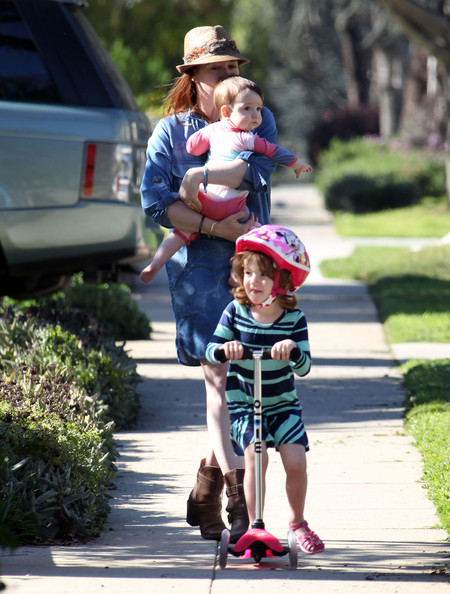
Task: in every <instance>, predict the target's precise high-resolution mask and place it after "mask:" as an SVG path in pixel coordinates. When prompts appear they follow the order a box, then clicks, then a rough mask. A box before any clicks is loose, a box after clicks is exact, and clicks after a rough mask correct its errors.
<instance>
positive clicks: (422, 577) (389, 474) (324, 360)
mask: <svg viewBox="0 0 450 594" xmlns="http://www.w3.org/2000/svg"><path fill="white" fill-rule="evenodd" d="M273 203H274V206H273V219H274V222H275V223H280V224H284V225H288V226H290V227H292V228H293V229H294V230H295V231H296V232H297V233H298V234H299V236H300V237H301V238H302V240H303V241H304V243H305V245H306V247H307V250H308V252H309V254H310V257H311V261H312V266H313V271H312V272H311V275H310V277H309V279H308V281H307V283H306V285H305V287H304V288H303V289H302V290H301V292H300V301H301V307H302V308H303V310H304V311H305V313H306V316H307V319H308V324H309V329H310V342H311V348H312V354H313V369H312V371H311V373H310V375H309V376H307V377H306V378H303V379H299V380H298V382H297V387H298V391H299V393H300V399H301V402H302V404H303V408H304V419H305V424H306V427H307V430H308V434H309V439H310V444H311V451H310V452H309V454H308V464H309V469H308V470H309V472H308V473H309V489H308V497H307V510H306V517H307V519H308V521H309V523H310V525H311V527H312V528H313V529H314V530H315V531H316V532H317V533H318V534H319V535H320V536H321V538H322V539H323V540H324V541H325V544H326V550H325V552H324V553H322V554H320V555H314V556H306V555H303V554H302V553H300V552H299V567H298V569H297V570H295V571H293V570H290V569H289V562H288V559H287V557H282V558H279V559H277V560H268V561H265V562H264V564H263V565H262V566H259V567H255V566H254V565H253V564H252V562H251V561H247V560H245V561H244V560H239V559H236V558H234V557H229V561H228V566H227V569H226V570H220V569H219V568H218V562H217V559H216V549H217V547H216V544H215V543H214V542H209V541H204V540H203V539H201V538H200V535H199V531H198V529H192V528H191V527H189V526H188V525H187V524H186V523H185V519H184V518H185V508H186V499H187V496H188V494H189V491H190V489H191V488H192V484H193V481H194V477H195V473H196V470H197V467H198V463H199V460H200V458H201V457H202V456H204V454H205V450H206V445H207V434H206V429H205V404H204V387H203V382H202V379H201V371H200V370H199V369H198V368H188V367H183V366H181V365H179V364H178V363H177V360H176V356H175V349H174V324H173V316H172V311H171V306H170V298H169V295H168V289H167V281H166V277H165V274H164V273H162V274H160V275H159V277H158V278H157V279H156V281H155V282H154V283H153V284H152V285H151V287H144V286H140V287H139V288H137V289H136V291H135V294H134V296H135V298H136V300H137V302H138V303H139V304H140V306H141V307H142V309H143V310H144V311H146V312H147V313H148V315H149V317H150V318H151V320H152V324H153V328H154V332H153V340H152V341H137V342H130V343H128V348H129V350H130V353H131V355H132V356H133V357H134V358H135V360H136V361H137V363H138V371H139V373H140V374H141V375H142V377H143V378H144V379H143V382H142V384H141V388H140V390H141V393H142V403H143V409H142V413H141V416H140V419H139V424H138V426H137V428H136V429H135V430H134V431H130V432H127V433H120V434H117V439H118V442H119V447H120V452H121V458H120V460H119V474H118V477H117V480H116V484H117V489H116V490H115V491H113V492H112V495H113V496H114V499H113V500H112V506H113V510H112V513H111V515H110V518H109V526H108V529H107V530H106V531H105V532H104V533H103V534H102V535H101V536H100V538H99V539H97V540H96V541H95V542H93V543H89V544H88V545H85V546H70V547H51V548H48V547H23V548H21V549H19V550H18V551H17V552H16V553H15V554H14V555H5V554H4V555H3V556H2V559H1V562H2V570H3V572H4V581H5V582H6V583H7V586H8V590H7V592H8V594H15V593H16V592H17V593H19V594H44V593H45V594H74V593H75V592H78V591H82V592H83V594H97V593H101V592H105V593H106V592H107V593H108V594H119V593H120V594H123V593H125V594H128V593H130V594H141V593H144V592H145V593H146V594H147V593H148V592H152V593H153V592H154V593H156V594H159V593H166V592H167V593H169V592H175V593H178V592H179V593H183V592H189V593H192V592H195V593H196V594H201V593H205V594H222V593H224V594H225V593H227V594H229V592H230V590H231V589H236V591H239V592H241V593H247V592H259V593H260V594H266V593H269V592H274V591H275V592H278V591H283V592H294V591H295V592H298V591H299V590H300V589H302V591H304V592H308V593H314V594H328V593H332V594H339V593H341V592H342V593H345V594H348V592H362V591H364V592H365V593H368V594H370V593H372V592H383V594H394V593H399V594H414V593H415V592H421V593H422V592H424V591H426V592H436V593H440V592H442V593H444V592H446V593H447V594H449V592H450V590H449V571H450V568H449V557H450V547H449V544H448V543H447V542H446V541H445V538H446V534H445V532H444V531H443V530H441V529H439V528H436V524H437V518H436V516H435V513H434V508H433V505H432V503H431V502H430V501H429V500H428V498H427V493H426V490H425V489H424V488H423V485H422V484H421V482H420V478H421V475H422V465H421V459H420V455H419V453H418V451H417V450H416V449H415V447H414V446H413V443H412V440H411V438H410V437H409V436H407V435H405V434H404V432H403V426H402V402H403V396H404V394H403V389H402V384H401V376H400V374H399V372H398V371H397V369H396V361H395V360H394V355H393V353H392V352H391V350H390V349H389V348H388V347H387V346H386V344H385V341H384V337H383V332H382V327H381V325H380V324H379V323H378V321H377V317H376V311H375V308H374V306H373V304H372V302H371V300H370V298H369V297H368V294H367V291H366V288H365V286H364V285H362V284H361V283H358V282H343V281H333V280H329V279H324V278H322V277H321V275H320V273H319V270H318V262H319V261H320V260H321V259H322V258H325V257H340V256H344V255H346V254H348V253H350V252H351V250H352V249H353V242H351V241H348V240H342V239H340V238H338V237H337V236H336V235H335V233H334V232H333V229H332V226H331V225H330V219H329V216H328V215H327V213H326V212H325V211H324V210H323V206H322V202H321V199H320V197H319V196H318V195H317V193H316V192H315V190H314V188H313V187H312V186H307V185H303V184H300V185H295V186H288V187H285V186H282V187H279V188H275V189H274V191H273ZM418 243H421V242H418ZM406 348H407V347H405V349H406ZM446 355H447V356H448V355H449V353H448V351H447V353H446ZM405 356H407V351H406V350H405ZM286 516H287V504H286V497H285V493H284V471H283V469H282V466H281V463H280V460H279V457H278V455H277V454H275V453H271V460H270V464H269V470H268V492H267V497H266V509H265V514H264V519H265V522H266V527H267V529H268V530H269V531H270V532H272V533H273V534H275V535H276V536H277V537H278V538H279V539H280V540H281V541H283V542H286V540H285V539H286V528H287V527H286V519H287V518H286ZM262 578H264V579H262Z"/></svg>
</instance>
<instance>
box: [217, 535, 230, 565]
mask: <svg viewBox="0 0 450 594" xmlns="http://www.w3.org/2000/svg"><path fill="white" fill-rule="evenodd" d="M229 545H230V531H229V530H228V529H227V528H224V530H222V534H221V536H220V545H219V566H220V569H225V567H226V566H227V560H228V547H229Z"/></svg>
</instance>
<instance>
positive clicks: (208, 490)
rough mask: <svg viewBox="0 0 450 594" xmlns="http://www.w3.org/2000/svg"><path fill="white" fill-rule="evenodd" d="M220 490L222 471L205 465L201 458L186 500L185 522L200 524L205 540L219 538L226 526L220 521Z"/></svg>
mask: <svg viewBox="0 0 450 594" xmlns="http://www.w3.org/2000/svg"><path fill="white" fill-rule="evenodd" d="M222 490H223V476H222V471H221V470H220V468H217V467H216V466H205V459H203V460H202V461H201V464H200V468H199V469H198V472H197V481H196V483H195V485H194V488H193V489H192V491H191V494H190V495H189V499H188V502H187V514H186V522H187V523H188V524H190V525H191V526H200V532H201V535H202V536H203V538H206V539H207V540H220V536H221V534H222V530H224V529H225V528H226V526H225V524H224V523H223V522H222Z"/></svg>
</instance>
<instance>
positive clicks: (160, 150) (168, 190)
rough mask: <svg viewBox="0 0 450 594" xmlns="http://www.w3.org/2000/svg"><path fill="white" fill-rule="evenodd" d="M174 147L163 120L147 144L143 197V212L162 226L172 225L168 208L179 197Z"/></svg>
mask: <svg viewBox="0 0 450 594" xmlns="http://www.w3.org/2000/svg"><path fill="white" fill-rule="evenodd" d="M163 122H164V121H163ZM171 146H172V143H171V138H170V134H169V131H168V129H167V127H166V126H165V125H164V123H162V122H160V123H159V124H157V126H156V127H155V130H154V131H153V134H152V136H151V137H150V139H149V141H148V145H147V162H146V165H145V171H144V175H143V178H142V183H141V199H142V209H143V211H144V213H145V214H146V215H148V216H150V217H151V218H152V219H153V220H154V221H155V222H156V223H159V224H160V225H162V226H163V227H171V223H170V221H169V218H168V216H167V207H168V206H169V205H170V204H172V203H173V202H175V201H176V200H178V189H179V188H177V187H175V186H174V184H175V183H176V180H174V177H173V168H172V154H171Z"/></svg>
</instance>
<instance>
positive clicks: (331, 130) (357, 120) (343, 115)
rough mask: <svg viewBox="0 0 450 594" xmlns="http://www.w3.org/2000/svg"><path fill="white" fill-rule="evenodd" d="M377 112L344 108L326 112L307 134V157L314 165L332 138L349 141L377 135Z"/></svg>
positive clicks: (368, 109)
mask: <svg viewBox="0 0 450 594" xmlns="http://www.w3.org/2000/svg"><path fill="white" fill-rule="evenodd" d="M378 133H379V125H378V111H377V110H375V109H373V108H371V107H365V106H360V107H346V108H342V109H337V110H334V111H327V112H325V113H324V115H323V116H322V118H321V119H320V120H318V121H317V122H316V123H315V124H314V126H313V127H312V129H311V130H310V131H309V133H308V134H307V141H308V147H309V156H310V159H311V161H312V162H313V163H314V164H317V163H318V161H319V157H320V154H321V152H322V151H323V150H325V149H326V148H328V146H329V144H330V142H331V140H332V139H333V138H339V139H340V140H350V139H351V138H354V137H355V136H367V135H378Z"/></svg>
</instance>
